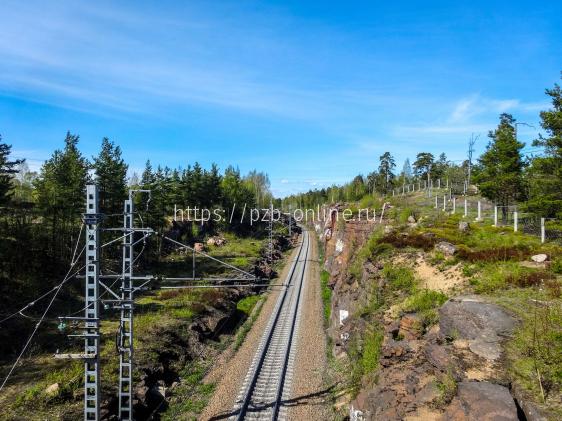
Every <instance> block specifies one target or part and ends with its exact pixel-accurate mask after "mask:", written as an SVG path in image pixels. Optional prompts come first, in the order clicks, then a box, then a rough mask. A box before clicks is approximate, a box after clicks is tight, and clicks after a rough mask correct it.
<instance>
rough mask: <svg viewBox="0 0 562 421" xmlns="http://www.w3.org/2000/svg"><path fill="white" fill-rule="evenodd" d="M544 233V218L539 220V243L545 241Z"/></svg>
mask: <svg viewBox="0 0 562 421" xmlns="http://www.w3.org/2000/svg"><path fill="white" fill-rule="evenodd" d="M545 234H546V231H545V229H544V218H541V243H544V241H545V239H546V235H545Z"/></svg>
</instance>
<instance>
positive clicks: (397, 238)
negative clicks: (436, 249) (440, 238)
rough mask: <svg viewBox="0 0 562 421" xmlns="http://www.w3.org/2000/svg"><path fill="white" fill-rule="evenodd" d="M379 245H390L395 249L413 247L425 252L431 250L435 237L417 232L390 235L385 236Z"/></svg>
mask: <svg viewBox="0 0 562 421" xmlns="http://www.w3.org/2000/svg"><path fill="white" fill-rule="evenodd" d="M379 242H380V243H387V244H391V245H393V246H394V247H396V248H405V247H414V248H419V249H424V250H425V251H428V250H431V249H432V248H433V246H434V245H435V243H436V239H435V237H432V236H429V235H423V234H420V233H417V232H414V233H410V234H408V235H403V234H397V233H390V234H387V235H385V236H384V237H383V238H382V239H381V240H379Z"/></svg>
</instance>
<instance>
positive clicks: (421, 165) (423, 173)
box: [414, 152, 435, 186]
mask: <svg viewBox="0 0 562 421" xmlns="http://www.w3.org/2000/svg"><path fill="white" fill-rule="evenodd" d="M434 165H435V162H434V157H433V154H431V153H429V152H420V153H419V154H417V156H416V161H415V162H414V173H415V174H416V176H418V177H420V178H425V179H426V180H427V186H429V185H430V180H431V173H432V171H433V167H434Z"/></svg>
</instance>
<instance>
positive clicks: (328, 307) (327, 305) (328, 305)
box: [320, 270, 332, 323]
mask: <svg viewBox="0 0 562 421" xmlns="http://www.w3.org/2000/svg"><path fill="white" fill-rule="evenodd" d="M329 282H330V274H329V273H328V272H327V271H326V270H323V271H322V273H321V274H320V285H321V287H322V303H323V306H324V320H325V321H326V323H329V321H330V315H331V311H332V289H331V288H330V287H329V286H328V283H329Z"/></svg>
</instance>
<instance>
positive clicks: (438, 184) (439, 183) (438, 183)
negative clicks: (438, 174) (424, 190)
mask: <svg viewBox="0 0 562 421" xmlns="http://www.w3.org/2000/svg"><path fill="white" fill-rule="evenodd" d="M437 188H438V189H440V188H441V179H440V178H439V179H438V180H437Z"/></svg>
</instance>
